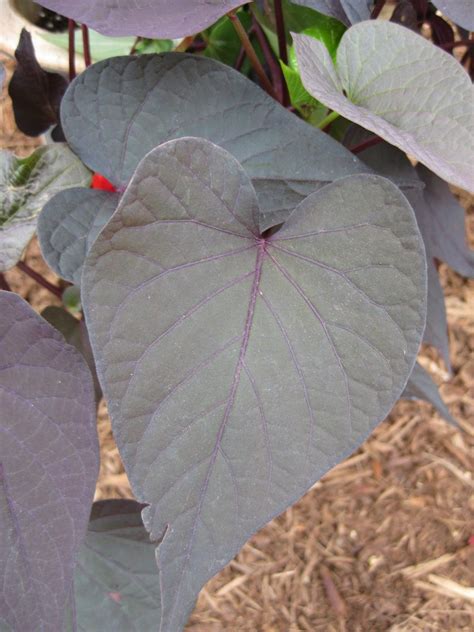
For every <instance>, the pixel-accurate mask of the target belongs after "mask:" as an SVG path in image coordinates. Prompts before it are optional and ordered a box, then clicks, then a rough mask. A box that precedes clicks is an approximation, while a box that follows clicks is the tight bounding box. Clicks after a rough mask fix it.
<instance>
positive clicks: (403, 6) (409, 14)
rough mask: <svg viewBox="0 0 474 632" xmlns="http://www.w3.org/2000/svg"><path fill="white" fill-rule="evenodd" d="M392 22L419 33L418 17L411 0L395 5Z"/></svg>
mask: <svg viewBox="0 0 474 632" xmlns="http://www.w3.org/2000/svg"><path fill="white" fill-rule="evenodd" d="M390 22H395V24H401V25H402V26H405V27H406V28H408V29H411V30H412V31H416V32H418V16H417V13H416V9H415V7H414V6H413V2H411V0H399V1H398V2H397V4H396V5H395V9H394V10H393V13H392V17H391V18H390Z"/></svg>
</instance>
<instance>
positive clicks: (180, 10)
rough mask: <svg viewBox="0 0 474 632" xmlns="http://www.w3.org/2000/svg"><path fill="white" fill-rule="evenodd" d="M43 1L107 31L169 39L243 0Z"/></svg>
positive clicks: (197, 28) (208, 22)
mask: <svg viewBox="0 0 474 632" xmlns="http://www.w3.org/2000/svg"><path fill="white" fill-rule="evenodd" d="M41 4H42V5H43V6H45V7H47V8H48V9H52V10H53V11H56V12H57V13H60V14H61V15H65V16H66V17H68V18H73V19H74V20H76V21H77V22H82V23H84V24H87V26H90V27H91V28H93V29H94V30H96V31H99V33H103V34H104V35H114V36H118V35H140V36H142V37H150V38H152V39H170V38H178V37H184V36H185V35H194V34H195V33H199V31H202V30H204V29H205V28H207V27H208V26H210V25H211V24H213V23H214V22H216V21H217V20H218V19H219V18H220V17H222V16H223V15H225V14H226V13H227V12H228V11H231V10H232V9H236V8H237V7H239V6H240V5H241V4H242V0H153V2H150V0H134V2H130V0H107V2H103V1H97V0H41Z"/></svg>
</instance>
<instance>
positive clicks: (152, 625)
mask: <svg viewBox="0 0 474 632" xmlns="http://www.w3.org/2000/svg"><path fill="white" fill-rule="evenodd" d="M143 508H144V505H140V504H139V503H137V502H136V501H134V500H106V501H100V502H97V503H94V506H93V508H92V515H91V521H90V523H89V530H88V532H87V537H86V540H85V543H84V545H83V547H82V550H81V552H80V554H79V557H78V560H77V565H76V571H75V574H74V589H75V598H76V613H77V620H78V624H79V628H80V629H81V630H88V631H89V630H90V631H91V632H92V630H101V632H119V631H121V630H143V631H145V630H156V629H157V627H158V625H159V621H160V583H159V575H158V569H157V567H156V560H155V547H156V542H152V541H151V540H150V537H149V534H148V532H147V531H146V529H145V528H144V526H143V522H142V519H141V511H142V510H143Z"/></svg>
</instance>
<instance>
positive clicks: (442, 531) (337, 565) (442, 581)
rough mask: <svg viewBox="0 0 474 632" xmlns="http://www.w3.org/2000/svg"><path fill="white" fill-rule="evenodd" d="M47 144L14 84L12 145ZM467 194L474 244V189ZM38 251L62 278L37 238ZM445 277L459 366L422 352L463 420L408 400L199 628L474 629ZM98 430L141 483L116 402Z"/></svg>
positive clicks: (465, 298)
mask: <svg viewBox="0 0 474 632" xmlns="http://www.w3.org/2000/svg"><path fill="white" fill-rule="evenodd" d="M0 61H5V60H4V59H2V58H1V55H0ZM7 65H8V67H9V70H10V71H11V66H12V64H11V62H8V64H7ZM36 144H37V141H35V140H32V139H27V138H26V137H24V136H22V135H21V134H19V133H18V132H17V130H16V129H15V126H14V122H13V118H12V114H11V108H10V102H9V99H8V97H7V96H6V93H5V92H4V94H3V97H2V98H1V100H0V148H1V149H9V150H13V151H15V152H16V153H18V154H21V155H27V154H28V153H30V151H31V150H32V148H33V147H34V146H35V145H36ZM461 199H462V203H463V205H464V206H465V208H466V209H467V210H468V233H469V237H470V240H471V244H473V243H474V206H473V204H472V198H471V199H470V198H467V197H465V196H464V197H462V196H461ZM26 261H27V263H28V264H29V265H30V266H31V267H33V268H34V269H36V270H38V271H40V272H41V273H42V274H44V276H46V277H47V278H48V279H49V280H51V281H53V282H57V281H58V280H57V279H56V278H55V277H54V275H53V274H52V273H51V272H49V271H48V268H47V267H46V265H45V263H44V261H43V260H42V258H41V255H40V252H39V248H38V245H37V243H36V242H35V241H33V242H32V243H31V245H30V246H29V248H28V250H27V253H26ZM6 276H7V279H8V281H9V283H10V284H11V287H12V289H13V290H14V291H16V292H18V293H19V294H21V295H22V296H24V297H25V298H26V299H27V300H28V301H29V302H30V303H31V304H32V305H33V307H34V308H35V309H37V310H38V311H40V310H41V309H42V308H44V307H45V306H46V305H48V304H51V303H53V304H54V303H56V304H57V303H58V301H57V299H55V298H54V297H53V296H52V295H50V294H49V293H48V291H46V290H44V289H43V288H41V287H40V286H38V285H37V284H36V283H35V282H34V281H32V280H31V279H30V278H28V277H26V276H25V275H24V274H23V273H21V272H19V271H18V270H17V269H13V270H11V271H10V272H8V273H7V275H6ZM441 276H442V282H443V287H444V288H445V292H446V296H447V301H446V302H447V310H448V322H449V335H450V343H451V360H452V364H453V376H452V377H451V378H450V379H449V376H448V375H447V373H446V371H445V370H444V369H443V367H442V364H441V363H440V362H439V360H438V358H437V355H436V353H435V352H434V351H433V350H431V349H424V351H423V354H422V358H421V361H422V363H423V365H424V366H425V368H428V369H429V370H430V371H431V372H432V374H433V376H434V378H435V379H436V381H437V382H438V383H439V384H441V392H442V395H443V397H444V399H445V401H446V402H447V404H448V405H449V408H450V411H451V412H452V414H453V416H454V417H455V418H456V419H457V420H458V421H459V423H460V425H461V427H462V431H458V430H455V429H454V428H453V427H451V426H449V425H448V424H447V423H446V422H445V421H443V420H442V419H441V418H440V417H439V416H438V415H437V414H436V413H435V412H434V410H433V409H432V407H431V406H429V405H428V404H425V403H421V402H399V403H398V404H397V405H396V406H395V408H394V409H393V411H392V413H391V415H390V416H389V418H388V419H387V420H386V421H384V422H383V423H382V424H381V425H380V426H379V428H378V429H377V430H376V431H375V432H374V433H373V435H372V436H371V438H370V439H369V440H368V441H367V442H366V443H364V445H363V446H362V447H361V448H360V449H359V450H358V452H357V453H355V454H354V455H353V456H351V457H350V458H349V459H347V460H346V461H345V462H343V463H341V464H340V465H339V466H338V467H336V468H334V469H333V470H332V471H331V472H330V473H329V474H327V475H326V476H325V477H324V478H323V479H322V480H321V481H320V482H318V483H317V484H316V485H315V486H314V487H313V488H312V489H311V490H310V491H309V492H308V493H307V494H306V495H305V496H304V497H303V498H302V499H301V500H300V501H299V502H297V503H296V504H295V505H294V506H293V507H292V508H291V509H288V510H287V511H286V512H285V513H284V514H282V515H281V516H280V517H278V518H277V519H275V520H273V521H272V522H271V523H269V524H268V525H267V526H266V527H265V528H264V529H262V530H261V531H260V532H259V533H257V534H256V535H255V536H254V537H253V538H252V539H251V540H250V541H249V542H248V543H247V544H246V545H245V546H244V548H243V549H242V551H241V553H240V554H239V555H238V556H237V557H236V558H235V559H234V560H233V561H232V562H231V563H230V564H229V565H228V567H227V568H226V569H224V570H223V571H222V572H221V573H219V575H217V576H216V577H215V578H214V579H213V580H212V581H210V582H209V584H208V585H207V586H206V587H205V588H204V589H203V591H202V593H201V595H200V597H199V600H198V603H197V606H196V609H195V611H194V613H193V615H192V617H191V619H190V622H189V625H188V627H187V630H188V632H220V631H221V630H238V631H239V632H251V631H252V632H254V631H257V632H299V631H306V630H309V631H311V632H415V631H416V632H434V631H440V632H468V631H469V632H470V631H471V630H472V629H473V627H474V608H473V605H474V588H473V587H472V586H473V584H474V542H473V541H472V540H473V539H474V538H472V536H473V534H474V525H473V520H472V518H473V515H474V495H473V487H474V478H473V476H472V471H473V467H472V466H473V454H474V452H473V447H474V427H473V425H472V421H473V419H474V282H472V281H466V280H464V279H462V278H461V277H459V276H458V275H456V274H455V273H454V272H452V271H451V270H449V269H448V268H447V267H446V266H444V265H443V266H441ZM98 429H99V437H100V443H101V458H102V465H101V472H100V477H99V481H98V484H97V492H96V499H99V498H111V497H128V496H131V492H130V488H129V485H128V479H127V476H126V474H125V473H124V471H123V467H122V464H121V461H120V457H119V454H118V451H117V448H116V446H115V443H114V440H113V437H112V433H111V429H110V423H109V420H108V417H107V412H106V409H105V404H103V403H102V404H101V407H100V414H99V420H98ZM470 537H471V538H472V539H471V544H469V539H470ZM90 632H96V631H90ZM117 632H119V631H117Z"/></svg>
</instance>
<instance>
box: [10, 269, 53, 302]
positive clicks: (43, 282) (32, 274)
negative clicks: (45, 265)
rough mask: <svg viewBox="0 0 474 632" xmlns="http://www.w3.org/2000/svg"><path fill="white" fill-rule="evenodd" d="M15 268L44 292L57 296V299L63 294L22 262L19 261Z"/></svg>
mask: <svg viewBox="0 0 474 632" xmlns="http://www.w3.org/2000/svg"><path fill="white" fill-rule="evenodd" d="M16 267H17V268H18V270H21V272H24V273H25V274H27V275H28V276H29V277H30V278H31V279H33V281H36V283H38V285H41V286H42V287H44V288H45V289H46V290H49V291H50V292H51V294H54V296H57V297H58V298H62V295H63V292H62V290H61V288H59V287H58V286H57V285H54V284H53V283H50V282H49V281H48V280H47V279H45V278H44V276H43V275H42V274H39V272H36V270H33V268H30V266H29V265H28V264H26V263H25V262H24V261H19V262H18V263H17V264H16Z"/></svg>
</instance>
